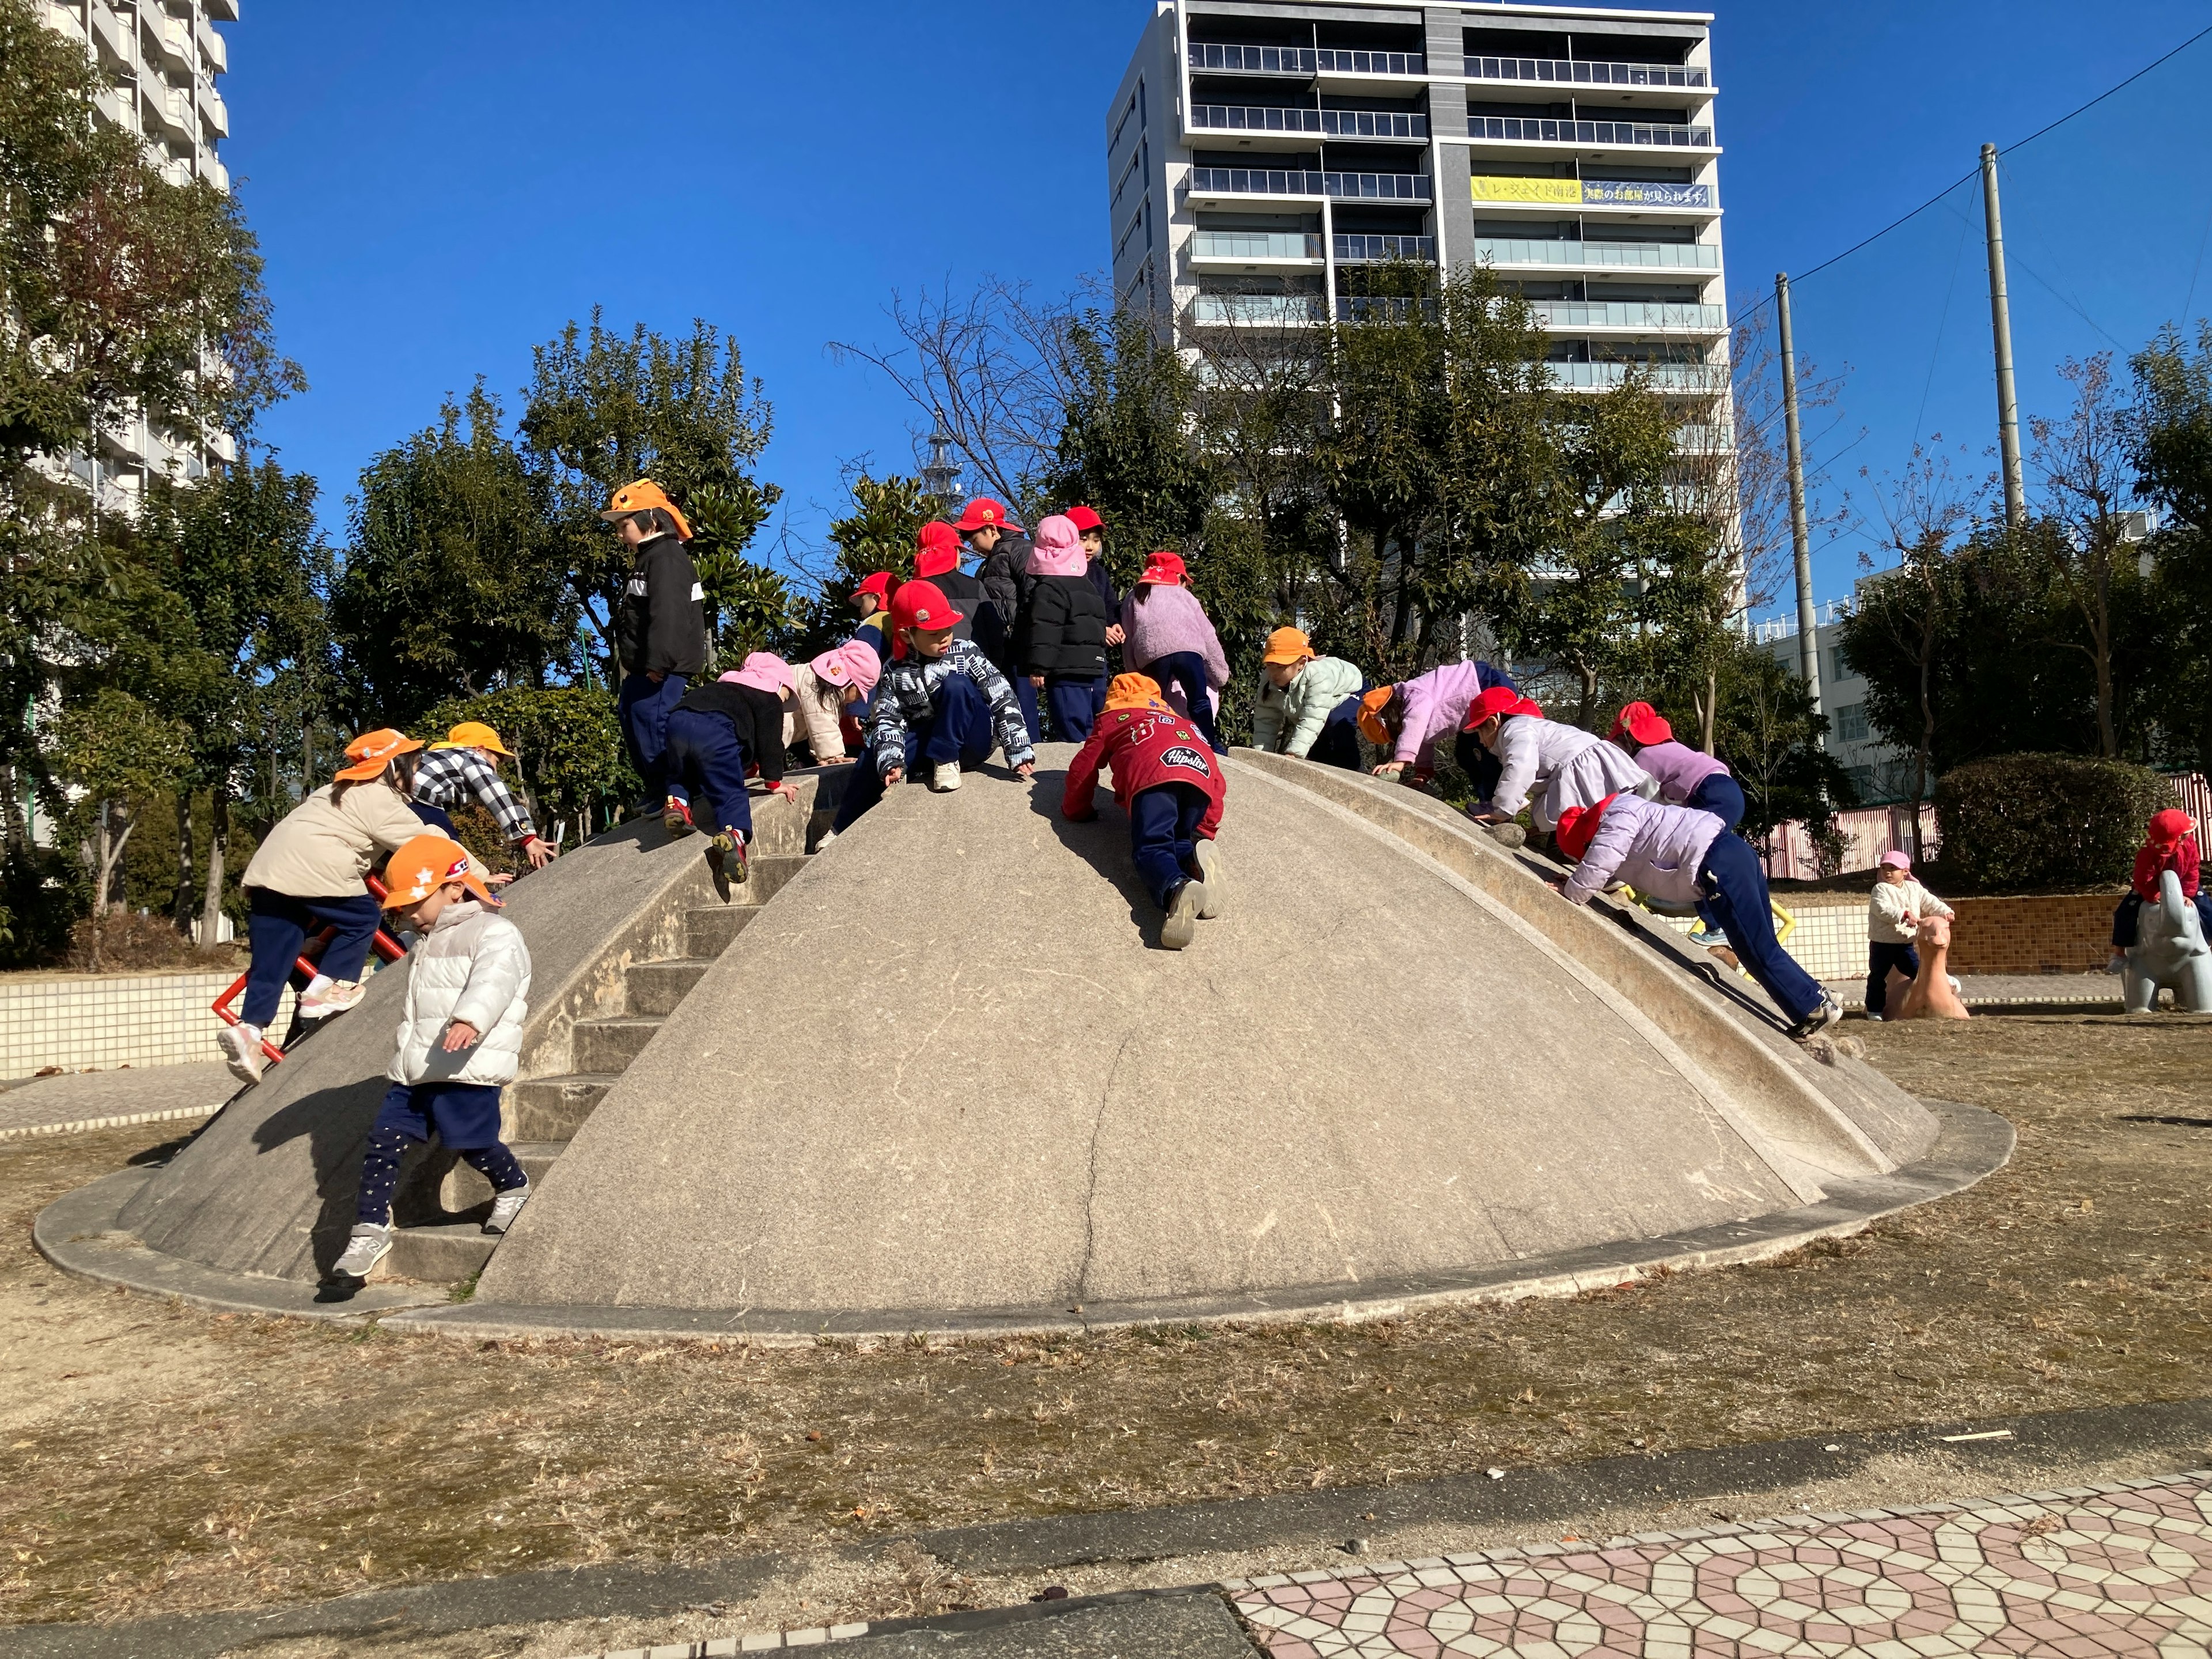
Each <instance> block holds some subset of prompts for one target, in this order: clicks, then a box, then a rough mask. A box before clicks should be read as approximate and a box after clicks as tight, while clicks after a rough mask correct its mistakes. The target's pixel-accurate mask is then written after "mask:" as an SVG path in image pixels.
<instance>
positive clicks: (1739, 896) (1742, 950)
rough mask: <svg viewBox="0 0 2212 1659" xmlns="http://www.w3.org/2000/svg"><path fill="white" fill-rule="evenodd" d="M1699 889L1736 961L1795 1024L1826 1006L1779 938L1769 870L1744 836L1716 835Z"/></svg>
mask: <svg viewBox="0 0 2212 1659" xmlns="http://www.w3.org/2000/svg"><path fill="white" fill-rule="evenodd" d="M1698 890H1699V892H1701V893H1703V894H1704V895H1705V898H1706V900H1707V902H1709V903H1711V906H1712V908H1713V915H1714V918H1715V920H1717V921H1718V922H1719V923H1720V925H1721V932H1723V933H1726V934H1727V935H1728V941H1729V947H1730V948H1731V949H1732V950H1734V951H1735V954H1736V960H1737V961H1739V962H1741V963H1743V965H1744V969H1745V970H1746V971H1747V972H1748V973H1749V974H1750V975H1751V976H1752V978H1753V979H1755V980H1757V981H1759V989H1761V990H1763V991H1765V993H1766V994H1767V995H1768V996H1770V997H1771V998H1773V999H1774V1003H1775V1006H1777V1007H1778V1008H1780V1009H1781V1010H1782V1012H1784V1013H1785V1014H1787V1015H1789V1016H1790V1023H1791V1024H1796V1022H1797V1021H1799V1020H1801V1019H1802V1018H1805V1017H1806V1016H1807V1015H1808V1014H1809V1013H1811V1012H1813V1011H1814V1009H1816V1008H1818V1007H1819V1006H1820V1000H1821V996H1822V993H1821V990H1820V987H1819V986H1818V985H1816V984H1815V983H1814V981H1813V976H1812V975H1810V974H1808V973H1807V972H1806V971H1805V970H1804V969H1802V968H1800V967H1799V966H1798V965H1797V963H1796V958H1795V957H1792V956H1791V955H1790V953H1789V952H1788V951H1785V950H1784V949H1783V948H1782V944H1781V941H1780V940H1778V939H1776V938H1775V937H1774V908H1773V903H1772V901H1771V899H1770V898H1769V896H1768V895H1767V890H1766V872H1765V871H1764V870H1762V869H1760V868H1759V854H1756V853H1754V852H1753V851H1752V850H1751V845H1750V843H1749V842H1746V841H1745V840H1744V839H1743V837H1742V836H1735V835H1723V836H1716V837H1715V838H1714V841H1713V845H1712V850H1711V852H1709V853H1707V854H1705V864H1704V866H1702V867H1700V868H1699V871H1698Z"/></svg>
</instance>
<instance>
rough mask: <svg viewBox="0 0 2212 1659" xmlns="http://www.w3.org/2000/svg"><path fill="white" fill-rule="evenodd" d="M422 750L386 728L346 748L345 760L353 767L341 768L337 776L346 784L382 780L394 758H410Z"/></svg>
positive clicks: (379, 728) (358, 738)
mask: <svg viewBox="0 0 2212 1659" xmlns="http://www.w3.org/2000/svg"><path fill="white" fill-rule="evenodd" d="M421 747H422V744H419V743H417V742H416V741H415V739H414V738H410V737H409V736H408V735H407V734H406V733H405V732H398V731H394V730H393V729H392V727H391V726H379V727H378V728H377V729H376V730H375V731H374V732H362V734H361V735H360V736H359V737H357V738H355V739H354V740H353V741H352V742H351V743H349V744H347V745H346V758H347V759H348V760H349V761H351V762H352V763H353V764H352V765H351V766H347V767H342V768H340V769H339V770H338V776H339V777H341V778H343V779H344V780H345V781H347V782H349V783H367V782H368V781H370V780H372V779H374V778H380V777H382V776H383V775H384V769H385V768H386V767H387V766H389V765H391V764H392V761H393V760H394V759H395V758H396V757H398V756H401V755H411V754H413V753H414V752H415V751H416V750H417V749H420V748H421Z"/></svg>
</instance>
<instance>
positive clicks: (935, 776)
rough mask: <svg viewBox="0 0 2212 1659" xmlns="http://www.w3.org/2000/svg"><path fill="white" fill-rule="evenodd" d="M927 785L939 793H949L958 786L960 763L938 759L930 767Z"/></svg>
mask: <svg viewBox="0 0 2212 1659" xmlns="http://www.w3.org/2000/svg"><path fill="white" fill-rule="evenodd" d="M929 787H931V788H932V789H934V790H935V791H936V792H937V793H939V794H940V795H949V794H951V793H952V792H953V791H954V790H956V789H957V788H958V787H960V763H959V762H958V761H957V760H949V761H939V762H938V763H937V764H936V765H935V766H933V767H932V768H931V769H930V773H929Z"/></svg>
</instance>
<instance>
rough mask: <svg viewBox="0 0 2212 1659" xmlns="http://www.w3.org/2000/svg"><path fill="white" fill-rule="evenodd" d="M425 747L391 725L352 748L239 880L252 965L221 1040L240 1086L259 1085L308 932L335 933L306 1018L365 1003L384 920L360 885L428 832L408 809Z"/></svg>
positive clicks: (306, 1000)
mask: <svg viewBox="0 0 2212 1659" xmlns="http://www.w3.org/2000/svg"><path fill="white" fill-rule="evenodd" d="M421 748H422V744H419V743H417V742H416V741H415V739H414V738H410V737H409V736H408V735H407V734H406V733H405V732H395V731H393V730H392V728H390V727H389V726H386V727H385V728H383V729H381V730H380V731H375V732H363V733H362V735H361V736H360V737H357V738H355V739H354V740H353V741H352V742H351V743H349V744H347V745H346V751H345V752H346V764H345V765H344V766H343V767H342V768H341V769H339V771H338V775H337V778H336V779H335V780H333V781H331V782H329V783H326V784H325V785H324V786H323V787H321V788H319V789H318V790H316V791H315V792H314V793H313V794H312V795H309V796H308V797H307V799H305V800H303V801H301V803H300V804H299V805H297V806H295V807H294V808H293V809H292V810H291V811H289V812H288V813H286V814H285V815H284V817H283V819H281V820H280V821H279V822H278V823H277V825H276V828H275V829H271V830H270V832H269V834H268V836H266V837H265V838H264V840H263V841H262V843H261V845H260V846H259V847H258V848H256V849H255V851H254V854H253V857H252V860H251V861H250V862H249V863H248V864H247V865H246V873H245V875H244V877H243V878H241V879H242V881H243V882H244V884H245V888H246V906H247V908H248V910H249V912H250V914H249V915H248V916H247V918H246V939H247V942H248V944H249V945H250V946H251V948H252V953H253V959H252V964H251V966H249V967H248V968H247V969H246V997H245V1000H244V1002H243V1003H242V1004H241V1005H240V1008H239V1023H238V1024H235V1025H226V1026H224V1027H223V1028H222V1030H220V1031H218V1032H217V1033H216V1042H217V1043H218V1044H220V1045H221V1047H222V1057H223V1059H224V1060H226V1061H227V1062H228V1064H229V1066H230V1070H231V1075H232V1076H234V1077H235V1078H237V1079H239V1081H240V1082H241V1083H258V1082H259V1081H261V1068H262V1053H261V1038H262V1034H263V1032H264V1031H265V1030H267V1029H268V1026H269V1022H270V1021H271V1020H272V1019H274V1018H276V1006H277V1004H278V1003H279V1002H280V1001H281V1000H283V995H284V985H285V981H288V980H289V979H290V978H291V976H292V967H293V964H294V963H295V962H297V961H298V960H299V956H300V947H301V945H303V944H305V943H306V942H307V932H308V930H309V929H310V928H311V927H315V926H316V925H318V924H319V923H329V924H330V925H331V926H333V927H336V928H337V933H334V934H333V935H332V936H331V941H330V943H329V944H328V945H325V946H324V947H323V954H322V957H321V958H320V959H319V961H318V962H317V963H316V964H315V966H316V973H315V976H314V977H313V979H312V980H311V981H308V984H307V988H306V989H305V990H304V991H302V992H301V994H300V1003H299V1016H300V1018H301V1019H310V1020H312V1019H323V1018H327V1017H328V1016H330V1015H331V1014H336V1013H342V1012H344V1011H345V1010H346V1009H348V1008H350V1007H352V1006H354V1004H356V1002H358V1001H360V1000H361V998H362V984H361V974H362V965H363V964H364V963H366V962H367V961H368V947H369V943H370V941H371V940H373V939H375V937H376V927H377V920H378V915H377V908H376V901H375V900H374V898H372V897H370V896H369V894H368V890H367V889H366V888H365V887H364V886H363V885H362V879H363V878H365V877H366V876H367V875H368V872H370V871H371V870H373V869H374V868H375V866H376V859H377V856H378V854H380V853H385V852H389V851H391V850H392V849H393V848H398V847H404V846H405V845H406V844H407V843H408V842H410V841H412V840H413V839H414V838H415V837H416V836H418V835H420V834H422V819H420V818H418V817H416V816H415V813H414V811H413V809H411V808H410V806H409V805H408V804H407V803H408V800H409V799H410V797H411V796H412V794H413V793H414V783H415V759H414V757H415V754H416V750H420V749H421Z"/></svg>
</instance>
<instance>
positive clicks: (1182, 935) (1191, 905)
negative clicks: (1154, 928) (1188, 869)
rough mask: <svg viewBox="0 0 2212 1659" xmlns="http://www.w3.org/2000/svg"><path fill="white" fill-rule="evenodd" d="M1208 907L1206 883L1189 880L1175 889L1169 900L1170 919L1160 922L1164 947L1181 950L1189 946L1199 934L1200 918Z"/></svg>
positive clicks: (1161, 942) (1161, 939) (1161, 940)
mask: <svg viewBox="0 0 2212 1659" xmlns="http://www.w3.org/2000/svg"><path fill="white" fill-rule="evenodd" d="M1205 909H1206V884H1205V883H1204V882H1202V881H1187V882H1185V883H1183V884H1182V886H1180V887H1178V888H1176V890H1175V892H1174V895H1173V896H1171V897H1170V898H1169V900H1168V919H1167V920H1166V921H1164V922H1162V923H1161V924H1160V945H1161V946H1162V948H1163V949H1165V950H1170V951H1181V950H1185V949H1187V948H1188V946H1189V945H1190V942H1191V940H1192V939H1195V938H1196V937H1197V936H1198V919H1199V916H1200V915H1201V914H1202V913H1203V912H1204V910H1205Z"/></svg>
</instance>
